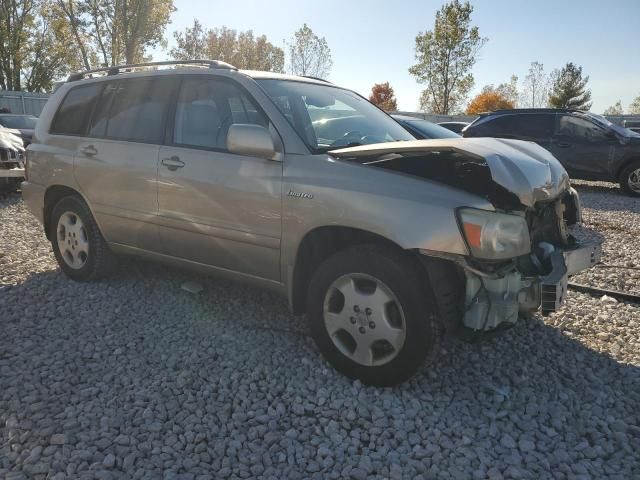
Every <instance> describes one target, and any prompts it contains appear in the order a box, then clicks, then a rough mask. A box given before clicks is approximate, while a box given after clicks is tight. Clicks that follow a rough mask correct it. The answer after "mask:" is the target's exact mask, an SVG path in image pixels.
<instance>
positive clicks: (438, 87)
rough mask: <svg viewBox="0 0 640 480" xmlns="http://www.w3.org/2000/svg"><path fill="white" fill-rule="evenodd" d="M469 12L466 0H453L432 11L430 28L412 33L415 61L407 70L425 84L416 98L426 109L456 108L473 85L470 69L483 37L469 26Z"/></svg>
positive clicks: (434, 111)
mask: <svg viewBox="0 0 640 480" xmlns="http://www.w3.org/2000/svg"><path fill="white" fill-rule="evenodd" d="M472 12H473V7H472V6H471V4H470V3H469V2H468V1H467V2H464V3H461V2H460V0H453V1H451V2H449V3H447V4H445V5H443V6H442V8H441V9H440V10H439V11H438V12H437V13H436V18H435V23H434V28H433V30H429V31H426V32H424V33H422V32H421V33H420V34H419V35H418V36H417V37H416V46H415V49H416V53H415V56H416V61H417V63H416V64H415V65H413V66H412V67H411V68H410V69H409V73H411V75H413V76H415V77H416V79H417V80H418V82H419V83H424V84H426V85H427V88H426V89H425V90H424V91H423V92H422V95H421V99H420V104H421V108H423V109H424V110H426V111H430V112H433V113H438V114H445V115H447V114H450V113H452V112H454V111H457V109H459V108H460V107H461V106H462V104H463V103H464V101H465V99H466V97H467V94H468V93H469V90H470V89H471V88H472V87H473V82H474V80H473V75H472V74H471V69H472V67H473V65H474V64H475V62H476V59H477V56H478V52H479V50H480V48H482V46H483V45H484V44H485V42H486V41H487V39H486V38H482V37H480V33H479V31H478V27H474V26H471V13H472Z"/></svg>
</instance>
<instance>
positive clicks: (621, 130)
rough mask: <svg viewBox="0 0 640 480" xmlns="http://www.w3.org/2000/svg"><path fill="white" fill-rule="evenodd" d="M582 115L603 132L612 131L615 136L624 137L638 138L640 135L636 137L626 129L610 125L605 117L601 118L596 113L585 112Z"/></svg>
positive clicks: (613, 124)
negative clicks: (598, 126)
mask: <svg viewBox="0 0 640 480" xmlns="http://www.w3.org/2000/svg"><path fill="white" fill-rule="evenodd" d="M583 115H584V116H586V117H589V118H590V119H591V120H592V121H593V122H594V123H596V124H598V125H600V126H601V127H602V128H604V129H605V130H613V131H614V132H616V133H617V134H619V135H622V136H624V137H640V135H638V134H637V133H635V132H632V131H631V130H629V129H628V128H624V127H621V126H619V125H616V124H615V123H611V122H610V121H609V120H607V119H606V118H605V117H603V116H602V115H598V114H597V113H591V112H585V113H584V114H583Z"/></svg>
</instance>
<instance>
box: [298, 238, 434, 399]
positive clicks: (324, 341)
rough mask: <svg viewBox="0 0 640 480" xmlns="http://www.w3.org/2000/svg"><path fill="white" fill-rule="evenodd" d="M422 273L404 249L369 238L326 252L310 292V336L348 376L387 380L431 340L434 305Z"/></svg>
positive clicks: (420, 358)
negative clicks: (369, 242)
mask: <svg viewBox="0 0 640 480" xmlns="http://www.w3.org/2000/svg"><path fill="white" fill-rule="evenodd" d="M427 288H428V286H427V285H425V279H424V276H423V275H421V272H420V270H419V268H418V266H417V265H416V264H415V261H414V260H413V259H411V258H410V257H409V256H406V255H404V254H403V253H402V252H396V251H394V250H392V249H388V248H383V247H378V246H373V245H368V246H358V247H353V248H350V249H347V250H344V251H341V252H338V253H336V254H334V255H332V256H331V257H329V258H328V259H327V260H326V261H325V262H324V263H323V264H322V265H321V266H320V267H319V268H318V270H317V271H316V273H315V274H314V276H313V278H312V280H311V283H310V286H309V296H308V300H307V301H308V315H309V320H310V327H311V332H312V335H313V338H314V340H315V342H316V344H317V346H318V348H319V349H320V351H321V352H322V354H323V355H324V356H325V358H326V359H327V360H328V361H329V363H331V365H332V366H333V367H334V368H335V369H336V370H338V371H339V372H341V373H343V374H344V375H347V376H348V377H350V378H357V379H360V380H361V381H362V382H363V383H365V384H369V385H377V386H391V385H395V384H398V383H401V382H403V381H404V380H406V379H408V378H409V377H411V376H412V375H413V374H415V373H416V372H417V371H418V370H419V369H420V367H422V365H423V364H424V361H425V358H426V356H427V354H428V353H429V352H430V351H431V350H432V348H433V343H434V342H433V340H434V332H433V313H434V309H433V307H432V305H431V302H430V300H429V298H430V295H429V292H428V290H427Z"/></svg>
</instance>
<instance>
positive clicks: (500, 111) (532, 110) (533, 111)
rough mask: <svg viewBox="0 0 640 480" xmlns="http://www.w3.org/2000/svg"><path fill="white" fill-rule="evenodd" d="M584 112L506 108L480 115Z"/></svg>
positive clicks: (568, 109)
mask: <svg viewBox="0 0 640 480" xmlns="http://www.w3.org/2000/svg"><path fill="white" fill-rule="evenodd" d="M582 111H583V110H577V109H575V108H505V109H500V110H494V111H492V112H482V113H479V114H478V115H480V116H486V115H494V114H496V113H558V112H582Z"/></svg>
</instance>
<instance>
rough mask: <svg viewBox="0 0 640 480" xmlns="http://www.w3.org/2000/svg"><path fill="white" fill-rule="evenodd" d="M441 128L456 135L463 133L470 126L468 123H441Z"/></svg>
mask: <svg viewBox="0 0 640 480" xmlns="http://www.w3.org/2000/svg"><path fill="white" fill-rule="evenodd" d="M438 125H440V126H441V127H444V128H446V129H447V130H451V131H452V132H455V133H459V134H461V133H462V130H463V129H464V128H465V127H466V126H467V125H469V123H468V122H440V123H438Z"/></svg>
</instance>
